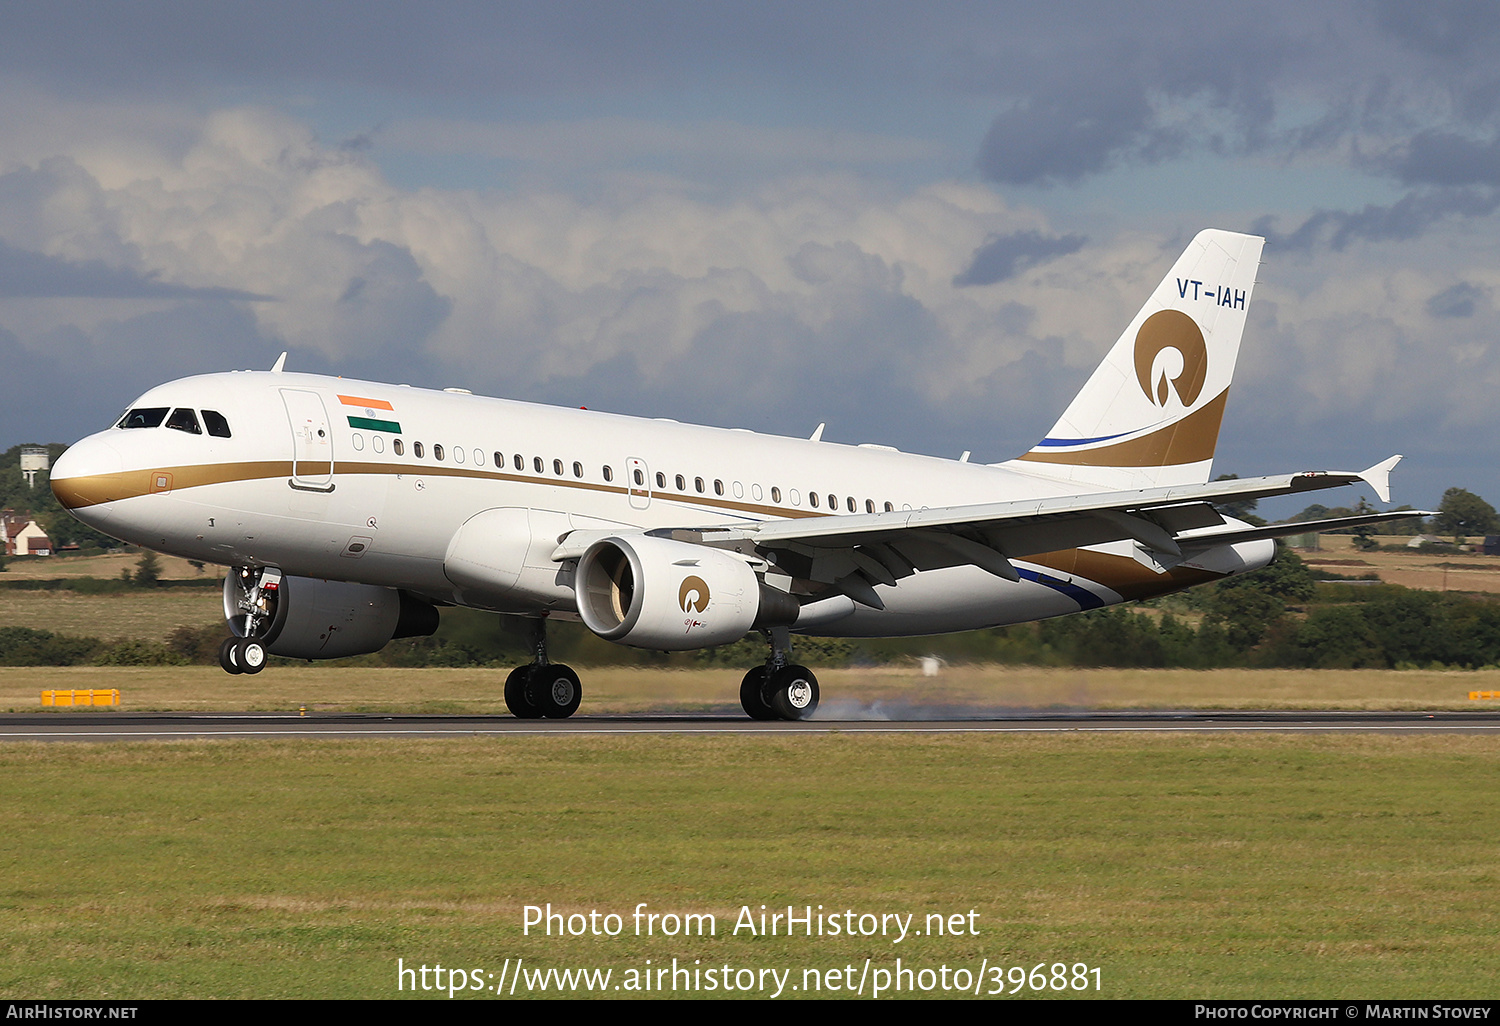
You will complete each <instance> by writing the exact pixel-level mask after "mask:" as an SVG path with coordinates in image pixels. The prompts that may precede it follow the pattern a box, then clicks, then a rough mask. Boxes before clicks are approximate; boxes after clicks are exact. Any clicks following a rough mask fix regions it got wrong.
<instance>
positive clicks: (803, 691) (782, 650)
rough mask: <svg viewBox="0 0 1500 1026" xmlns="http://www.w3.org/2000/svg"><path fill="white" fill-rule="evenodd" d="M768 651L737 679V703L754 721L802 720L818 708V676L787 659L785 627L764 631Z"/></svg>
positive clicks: (788, 640)
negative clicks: (738, 683)
mask: <svg viewBox="0 0 1500 1026" xmlns="http://www.w3.org/2000/svg"><path fill="white" fill-rule="evenodd" d="M764 633H765V634H766V637H767V639H768V640H769V641H770V644H771V654H770V656H768V657H767V659H766V662H765V665H764V666H755V667H751V669H750V671H749V672H748V673H746V674H745V679H744V680H742V681H741V682H740V705H741V707H743V708H744V710H745V713H746V714H747V715H748V716H749V717H750V718H751V719H753V720H805V719H807V718H808V717H809V716H811V715H812V714H813V712H814V711H815V710H816V709H817V708H818V678H817V677H814V676H813V672H812V671H811V670H809V669H808V668H807V667H805V666H798V665H796V664H795V663H790V662H788V661H787V653H788V650H789V649H790V648H791V634H790V632H789V631H788V630H787V629H786V628H785V627H772V628H771V629H770V630H768V631H765V632H764Z"/></svg>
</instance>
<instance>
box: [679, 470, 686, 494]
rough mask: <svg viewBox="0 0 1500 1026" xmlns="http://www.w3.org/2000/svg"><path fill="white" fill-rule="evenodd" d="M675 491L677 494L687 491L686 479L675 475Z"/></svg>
mask: <svg viewBox="0 0 1500 1026" xmlns="http://www.w3.org/2000/svg"><path fill="white" fill-rule="evenodd" d="M677 490H678V491H679V492H685V491H687V478H685V477H683V476H682V475H681V474H678V475H677Z"/></svg>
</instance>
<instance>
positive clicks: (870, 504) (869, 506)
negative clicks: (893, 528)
mask: <svg viewBox="0 0 1500 1026" xmlns="http://www.w3.org/2000/svg"><path fill="white" fill-rule="evenodd" d="M865 512H866V513H874V512H875V500H874V499H866V500H865Z"/></svg>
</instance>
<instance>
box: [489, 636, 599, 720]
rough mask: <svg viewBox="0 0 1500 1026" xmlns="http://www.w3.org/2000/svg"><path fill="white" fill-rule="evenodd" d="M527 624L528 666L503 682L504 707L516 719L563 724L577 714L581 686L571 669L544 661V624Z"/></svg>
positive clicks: (522, 667)
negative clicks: (542, 720)
mask: <svg viewBox="0 0 1500 1026" xmlns="http://www.w3.org/2000/svg"><path fill="white" fill-rule="evenodd" d="M530 622H531V651H532V662H531V663H529V664H527V665H526V666H517V667H516V668H515V669H514V670H511V671H510V676H509V677H507V678H506V679H505V706H506V708H508V709H509V710H510V711H511V713H512V714H513V715H514V716H516V717H517V718H518V719H523V720H535V719H541V718H542V717H546V718H547V719H549V720H565V719H567V718H568V717H569V716H572V715H573V714H574V713H575V712H577V711H578V703H579V702H580V701H582V700H583V685H581V684H580V683H579V682H578V674H576V673H574V672H573V670H572V668H571V667H568V666H564V665H563V664H562V663H551V662H548V661H547V621H546V620H545V619H542V618H537V619H535V620H532V621H530Z"/></svg>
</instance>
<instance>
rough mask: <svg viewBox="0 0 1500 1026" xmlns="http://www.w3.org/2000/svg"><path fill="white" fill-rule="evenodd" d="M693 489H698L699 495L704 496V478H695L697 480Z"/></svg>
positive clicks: (694, 480)
mask: <svg viewBox="0 0 1500 1026" xmlns="http://www.w3.org/2000/svg"><path fill="white" fill-rule="evenodd" d="M693 487H694V488H696V489H698V494H699V495H702V494H703V478H701V477H695V478H693Z"/></svg>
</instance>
